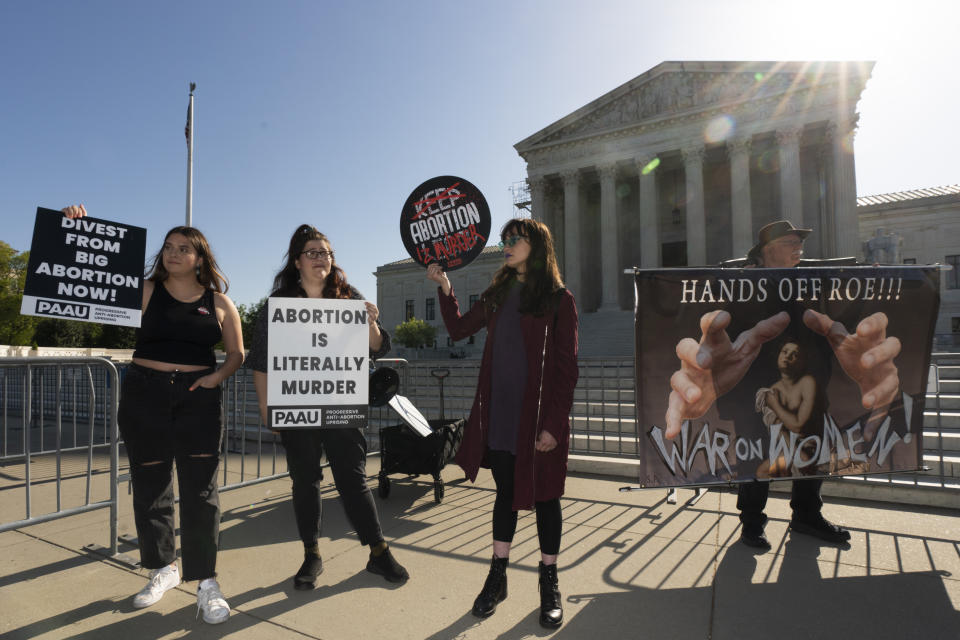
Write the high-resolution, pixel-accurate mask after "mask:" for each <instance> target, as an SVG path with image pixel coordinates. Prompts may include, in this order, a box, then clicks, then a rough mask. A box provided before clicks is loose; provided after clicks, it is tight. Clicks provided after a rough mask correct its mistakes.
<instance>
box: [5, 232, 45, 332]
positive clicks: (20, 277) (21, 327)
mask: <svg viewBox="0 0 960 640" xmlns="http://www.w3.org/2000/svg"><path fill="white" fill-rule="evenodd" d="M29 259H30V252H29V251H24V252H23V253H19V252H17V250H16V249H14V248H13V247H11V246H10V245H8V244H7V243H6V242H3V241H2V240H0V344H9V345H28V344H30V341H31V340H32V339H33V331H34V328H35V327H36V324H37V319H36V318H34V317H33V316H22V315H20V305H21V303H22V302H23V283H24V281H25V280H26V277H27V261H28V260H29Z"/></svg>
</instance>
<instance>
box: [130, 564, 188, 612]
mask: <svg viewBox="0 0 960 640" xmlns="http://www.w3.org/2000/svg"><path fill="white" fill-rule="evenodd" d="M178 584H180V571H179V570H177V565H175V564H172V565H167V566H166V567H163V568H161V569H154V570H153V571H151V572H150V582H148V583H147V586H145V587H144V588H143V589H141V590H140V593H138V594H137V595H135V596H133V608H134V609H143V608H144V607H149V606H150V605H152V604H155V603H157V602H158V601H159V600H160V598H162V597H163V594H165V593H166V592H167V591H170V589H173V588H174V587H175V586H177V585H178Z"/></svg>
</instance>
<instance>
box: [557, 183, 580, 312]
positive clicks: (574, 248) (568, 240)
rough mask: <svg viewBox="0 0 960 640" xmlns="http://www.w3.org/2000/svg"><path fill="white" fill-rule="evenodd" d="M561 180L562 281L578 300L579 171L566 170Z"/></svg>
mask: <svg viewBox="0 0 960 640" xmlns="http://www.w3.org/2000/svg"><path fill="white" fill-rule="evenodd" d="M560 177H561V178H563V228H564V234H563V252H564V258H563V264H564V269H563V279H564V280H565V281H566V283H567V288H568V289H570V291H571V292H572V293H573V296H574V297H575V298H578V297H579V295H580V293H581V291H580V268H581V266H582V265H581V261H580V170H579V169H567V170H565V171H563V172H561V174H560Z"/></svg>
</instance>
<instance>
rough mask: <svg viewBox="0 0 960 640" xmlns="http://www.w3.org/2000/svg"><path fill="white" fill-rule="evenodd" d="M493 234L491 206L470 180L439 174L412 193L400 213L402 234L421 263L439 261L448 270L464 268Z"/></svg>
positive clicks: (407, 245)
mask: <svg viewBox="0 0 960 640" xmlns="http://www.w3.org/2000/svg"><path fill="white" fill-rule="evenodd" d="M489 236H490V207H488V206H487V201H486V199H484V197H483V194H482V193H480V190H479V189H477V188H476V187H475V186H474V185H472V184H471V183H470V182H468V181H467V180H464V179H463V178H458V177H456V176H438V177H436V178H431V179H430V180H427V181H426V182H424V183H423V184H421V185H420V186H418V187H417V188H416V189H414V190H413V193H411V194H410V197H409V198H407V201H406V202H405V203H404V205H403V210H402V211H401V212H400V237H401V238H402V239H403V246H404V247H406V249H407V253H409V254H410V257H411V258H413V259H414V260H415V261H416V262H418V263H419V264H422V265H423V266H427V265H429V264H431V263H433V262H439V263H440V265H442V266H443V268H444V269H445V270H446V271H453V270H455V269H460V268H461V267H465V266H467V265H468V264H470V262H472V261H473V260H474V258H476V257H477V256H478V255H480V253H481V252H482V251H483V247H484V246H485V245H486V244H487V238H488V237H489Z"/></svg>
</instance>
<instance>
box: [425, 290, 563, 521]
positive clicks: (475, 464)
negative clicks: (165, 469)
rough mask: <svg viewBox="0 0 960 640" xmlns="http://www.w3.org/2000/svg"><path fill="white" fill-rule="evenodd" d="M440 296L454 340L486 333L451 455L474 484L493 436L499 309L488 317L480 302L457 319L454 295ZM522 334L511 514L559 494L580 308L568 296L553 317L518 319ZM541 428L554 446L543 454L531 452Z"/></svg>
mask: <svg viewBox="0 0 960 640" xmlns="http://www.w3.org/2000/svg"><path fill="white" fill-rule="evenodd" d="M438 297H439V299H440V312H441V314H443V322H444V324H445V325H446V326H447V331H448V332H449V333H450V337H451V338H452V339H454V340H461V339H463V338H466V337H468V336H471V335H473V334H475V333H476V332H478V331H479V330H480V329H482V328H483V327H486V328H487V341H486V344H485V345H484V348H483V359H482V360H481V361H480V377H479V379H478V380H477V395H476V397H474V399H473V408H472V409H471V410H470V417H469V418H468V419H467V424H466V427H465V429H464V434H463V442H462V443H461V444H460V451H459V452H458V453H457V457H456V461H457V464H459V465H460V466H461V467H462V468H463V470H464V472H465V473H466V474H467V477H468V478H469V479H470V480H471V481H476V479H477V472H478V471H479V469H480V467H489V465H488V464H487V461H486V459H485V458H486V452H487V436H488V434H489V433H490V389H491V381H490V376H491V368H492V366H493V362H492V360H493V341H494V340H496V336H497V319H498V317H499V310H493V311H491V310H490V309H489V308H488V307H487V305H486V304H485V303H484V301H483V300H480V301H479V302H477V303H476V304H474V305H473V307H472V308H471V309H470V310H469V311H468V312H467V313H466V314H464V315H460V306H459V305H458V303H457V298H456V296H454V292H453V290H451V291H450V295H449V296H445V295H443V291H442V289H440V288H439V287H438ZM520 328H521V331H522V333H523V342H524V346H525V351H526V356H527V383H526V389H525V390H524V394H523V405H522V408H521V415H520V421H519V424H518V433H517V457H516V465H515V467H514V471H515V474H514V493H513V508H514V509H515V510H519V509H532V508H533V506H534V502H535V501H543V500H550V499H553V498H559V497H560V496H561V495H563V488H564V482H565V481H566V477H567V452H568V449H569V446H570V418H569V416H570V407H571V406H572V405H573V388H574V387H575V386H576V385H577V377H578V376H579V369H578V368H577V306H576V304H575V303H574V300H573V295H572V294H571V293H570V292H569V291H564V292H563V296H562V297H561V299H560V301H559V304H558V305H557V310H556V313H545V314H544V315H543V316H541V317H536V316H534V315H532V314H528V313H525V314H523V315H521V317H520ZM541 430H545V431H548V432H549V433H550V434H551V435H552V436H553V437H554V438H556V440H557V447H556V448H555V449H553V450H552V451H549V452H547V453H540V452H538V451H537V450H536V449H535V448H534V444H535V443H536V440H537V436H538V434H539V433H540V431H541Z"/></svg>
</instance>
